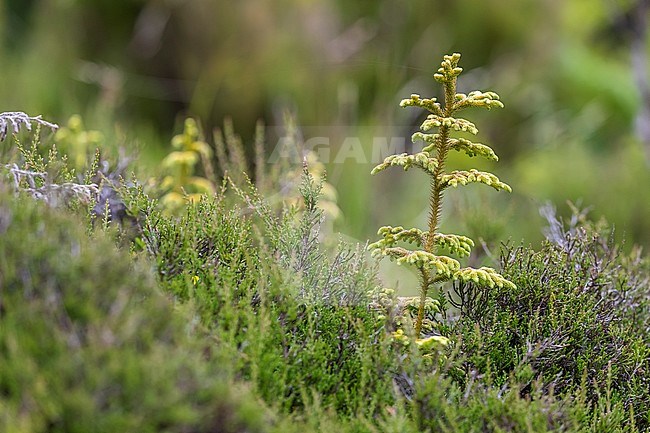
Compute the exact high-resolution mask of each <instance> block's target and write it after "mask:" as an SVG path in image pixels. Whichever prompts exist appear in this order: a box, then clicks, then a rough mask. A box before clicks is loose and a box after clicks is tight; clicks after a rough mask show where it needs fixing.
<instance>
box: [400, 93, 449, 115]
mask: <svg viewBox="0 0 650 433" xmlns="http://www.w3.org/2000/svg"><path fill="white" fill-rule="evenodd" d="M399 106H400V107H420V108H424V109H425V110H427V111H429V112H431V113H433V114H437V115H438V116H442V115H443V113H442V107H440V104H439V103H438V100H437V99H436V98H430V99H429V98H420V95H418V94H416V93H414V94H412V95H411V97H410V98H408V99H402V101H401V102H400V103H399Z"/></svg>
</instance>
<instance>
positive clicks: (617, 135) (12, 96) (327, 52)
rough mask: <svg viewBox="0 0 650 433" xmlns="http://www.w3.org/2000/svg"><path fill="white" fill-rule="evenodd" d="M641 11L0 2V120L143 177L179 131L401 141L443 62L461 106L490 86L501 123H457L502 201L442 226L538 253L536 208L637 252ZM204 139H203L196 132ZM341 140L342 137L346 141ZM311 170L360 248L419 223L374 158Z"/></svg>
mask: <svg viewBox="0 0 650 433" xmlns="http://www.w3.org/2000/svg"><path fill="white" fill-rule="evenodd" d="M649 3H650V2H648V1H646V0H634V1H633V0H572V1H564V0H517V1H503V0H480V1H479V0H476V1H474V0H455V1H442V0H374V1H349V0H237V1H232V0H1V1H0V111H14V110H21V111H26V112H28V113H31V114H42V115H43V116H44V117H45V118H47V119H49V120H52V121H56V122H59V123H61V124H65V122H66V121H67V119H68V118H69V117H70V116H71V115H72V114H75V113H78V114H81V116H82V117H83V119H84V122H85V124H86V126H87V127H88V128H89V129H96V130H100V131H102V132H103V133H104V135H105V136H106V137H107V138H106V139H107V140H108V141H112V142H114V143H117V144H118V145H119V146H123V147H125V148H126V149H127V150H130V151H132V152H136V151H137V152H138V154H139V155H140V156H139V160H138V163H139V164H140V165H141V166H142V167H145V168H146V169H147V170H151V171H155V170H156V167H157V165H159V162H160V160H161V159H162V158H163V157H164V155H165V153H166V152H168V151H169V140H170V138H171V136H172V135H173V134H174V133H178V131H179V130H180V129H181V128H182V121H183V119H184V117H185V116H187V115H191V116H196V117H197V118H198V119H200V121H201V123H202V126H203V130H204V131H211V130H212V128H214V127H217V126H220V125H222V124H223V121H224V119H225V118H231V119H232V121H233V124H234V127H235V130H236V131H237V132H238V133H239V134H240V135H241V137H242V139H243V140H244V143H246V144H247V145H248V146H252V143H253V138H254V131H255V123H256V122H257V121H258V120H260V119H261V120H262V121H263V122H264V123H265V124H266V125H267V126H268V127H269V128H268V131H270V132H269V135H270V136H269V138H268V139H267V151H269V152H271V151H272V150H273V149H272V147H273V146H274V144H275V141H274V137H273V136H272V135H273V133H272V131H274V128H275V127H280V126H281V125H282V118H283V113H285V112H286V111H289V112H291V113H293V115H294V116H295V118H296V119H297V125H298V126H300V127H301V129H302V133H303V136H304V137H305V138H306V139H308V138H309V137H313V136H322V137H327V140H328V143H329V146H330V147H331V149H330V151H331V154H336V152H337V147H339V146H341V145H343V143H345V140H346V139H351V140H357V142H358V143H361V144H360V145H361V146H363V148H364V152H365V154H366V155H371V154H372V145H373V141H374V139H375V138H376V137H409V136H410V134H411V133H412V132H414V131H415V130H416V128H417V125H418V124H419V121H421V119H422V117H421V113H418V112H417V110H414V109H400V108H399V107H398V103H399V101H400V99H401V98H404V97H408V96H409V95H410V94H411V93H420V94H422V95H424V96H435V95H439V93H440V90H439V88H438V87H437V83H435V82H434V81H433V79H432V75H433V72H434V71H435V69H437V67H438V64H439V62H440V60H441V57H442V55H444V54H447V53H451V52H461V53H462V54H463V58H462V60H461V66H463V67H464V70H465V72H464V74H463V75H462V76H461V81H460V84H459V88H460V90H461V91H470V90H474V89H481V90H494V91H496V92H497V93H499V94H500V96H501V98H502V100H503V102H504V103H505V109H503V110H492V111H490V112H488V111H485V112H483V111H474V112H471V113H466V117H469V118H470V119H471V120H473V121H474V122H475V123H476V124H477V126H478V127H479V130H480V133H479V140H478V141H482V142H485V143H487V144H490V145H491V146H492V147H493V148H494V149H495V150H496V151H497V153H498V154H499V155H500V157H501V160H500V161H499V162H498V163H497V164H492V165H491V164H486V163H484V162H482V161H475V160H468V159H467V158H464V157H459V158H457V159H456V160H454V161H452V163H451V164H452V165H455V166H457V167H459V168H469V167H472V166H475V167H478V168H482V169H487V170H490V171H493V172H495V173H496V174H497V175H498V176H499V177H500V178H501V179H502V180H504V181H506V182H508V183H509V184H510V185H512V187H513V189H514V192H513V194H506V193H496V192H494V191H493V190H491V189H490V188H485V187H481V186H471V187H466V188H464V189H459V190H453V191H450V192H449V193H448V194H447V197H448V200H447V202H446V207H445V210H444V212H445V217H444V221H445V223H444V226H443V229H444V230H446V231H450V232H456V233H465V234H468V235H470V236H472V237H473V238H475V239H481V240H482V241H483V242H484V243H485V247H486V248H485V250H484V252H487V251H493V252H494V250H495V249H497V250H498V244H499V243H500V242H504V241H508V240H509V239H510V241H511V242H514V243H520V242H523V243H525V244H533V245H535V244H538V243H539V242H540V241H541V240H542V227H543V226H544V219H543V218H542V217H541V216H540V214H539V208H540V206H542V205H543V204H544V203H546V202H550V203H553V204H554V205H555V206H556V207H557V208H558V211H559V212H560V213H562V214H564V215H568V214H570V210H569V206H568V205H567V201H570V202H573V203H579V204H580V205H581V206H582V207H590V208H591V213H590V215H591V216H592V217H593V218H596V219H597V218H600V217H605V218H607V220H608V221H609V222H610V223H611V224H613V225H614V226H615V228H616V236H617V239H618V240H620V241H624V242H625V245H626V246H627V247H631V246H632V245H635V244H637V245H642V246H646V247H648V246H650V132H649V130H650V108H648V107H649V106H650V94H649V93H650V92H649V91H648V80H650V77H649V75H648V61H647V59H648V55H649V54H650V53H649V51H650V44H649V43H648V31H647V28H648V14H649V13H650V12H649V9H650V8H649V5H648V4H649ZM206 135H209V134H206ZM349 143H350V142H348V144H349ZM324 162H326V163H327V169H328V180H329V182H330V183H332V184H333V185H334V187H335V188H336V190H337V191H338V205H339V207H340V209H341V211H342V216H341V217H340V218H339V219H338V220H337V221H336V223H335V226H334V227H335V230H336V231H340V232H341V233H342V234H343V235H344V236H349V237H350V238H352V239H358V240H361V241H365V240H367V239H374V236H375V232H376V230H377V228H378V227H379V226H381V225H384V224H391V225H404V226H424V223H425V219H426V211H427V210H426V203H427V194H428V184H427V180H426V178H424V177H422V176H420V175H419V174H417V173H414V174H412V172H409V173H408V174H404V173H403V172H402V171H400V170H395V171H389V172H387V173H385V174H383V175H381V176H377V177H371V176H370V174H369V172H370V170H371V168H372V162H371V161H368V162H365V163H364V162H360V161H357V160H355V159H354V158H347V159H346V160H345V161H343V162H340V163H339V162H337V163H334V162H332V161H324Z"/></svg>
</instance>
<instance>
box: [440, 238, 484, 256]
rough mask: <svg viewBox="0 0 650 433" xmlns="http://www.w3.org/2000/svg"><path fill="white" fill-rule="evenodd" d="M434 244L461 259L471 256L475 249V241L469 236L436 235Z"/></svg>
mask: <svg viewBox="0 0 650 433" xmlns="http://www.w3.org/2000/svg"><path fill="white" fill-rule="evenodd" d="M433 242H434V243H435V244H436V245H438V246H440V247H442V248H445V249H447V250H449V251H450V252H451V253H452V254H457V255H458V256H460V257H466V256H469V254H470V253H471V252H472V248H474V241H473V240H471V239H470V238H468V237H467V236H461V235H453V234H443V233H436V234H435V235H434V236H433Z"/></svg>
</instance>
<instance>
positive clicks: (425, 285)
mask: <svg viewBox="0 0 650 433" xmlns="http://www.w3.org/2000/svg"><path fill="white" fill-rule="evenodd" d="M455 97H456V80H453V81H452V82H446V83H445V108H444V115H445V116H446V117H451V115H452V114H453V106H454V100H455ZM448 140H449V127H448V126H441V127H440V134H439V136H438V145H437V155H436V157H437V159H438V166H437V167H436V169H435V171H434V174H433V176H432V179H431V195H430V199H429V231H428V233H427V238H426V241H425V243H424V250H425V251H426V252H428V253H431V254H435V250H436V245H435V241H434V238H435V235H436V232H437V231H438V224H439V221H440V212H441V211H442V188H441V186H440V177H441V176H442V175H443V174H444V173H445V162H446V159H447V152H448V151H449V148H448V145H447V143H448ZM420 271H421V274H422V278H421V286H420V305H419V307H418V318H417V321H416V323H415V334H416V335H417V336H419V335H420V332H421V331H422V321H423V320H424V305H425V303H426V299H427V293H428V291H429V286H430V285H431V284H432V283H433V282H434V280H433V279H431V277H430V275H429V273H428V272H427V271H426V270H425V269H421V270H420Z"/></svg>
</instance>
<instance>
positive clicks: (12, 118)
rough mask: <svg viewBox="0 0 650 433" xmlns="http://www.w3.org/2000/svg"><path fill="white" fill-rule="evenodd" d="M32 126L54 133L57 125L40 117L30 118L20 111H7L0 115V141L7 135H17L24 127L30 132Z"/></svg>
mask: <svg viewBox="0 0 650 433" xmlns="http://www.w3.org/2000/svg"><path fill="white" fill-rule="evenodd" d="M32 124H38V125H42V126H46V127H48V128H50V129H51V130H52V131H56V130H57V129H58V128H59V125H57V124H55V123H51V122H48V121H46V120H43V119H42V118H41V116H35V117H31V116H29V115H27V114H26V113H23V112H22V111H8V112H5V113H0V141H3V140H4V139H5V138H7V134H8V133H9V132H11V133H12V134H18V132H20V128H21V127H24V128H25V129H26V130H28V131H31V130H32Z"/></svg>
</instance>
